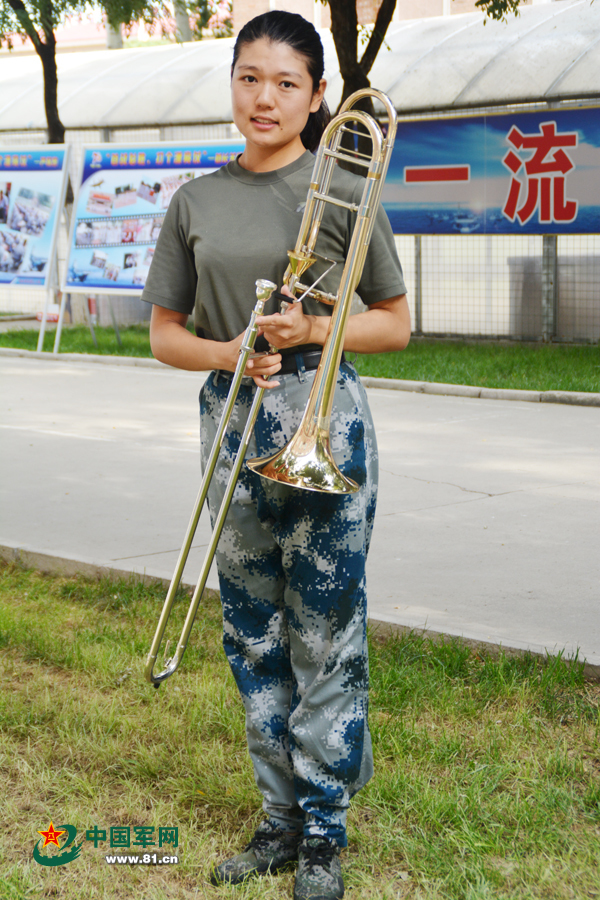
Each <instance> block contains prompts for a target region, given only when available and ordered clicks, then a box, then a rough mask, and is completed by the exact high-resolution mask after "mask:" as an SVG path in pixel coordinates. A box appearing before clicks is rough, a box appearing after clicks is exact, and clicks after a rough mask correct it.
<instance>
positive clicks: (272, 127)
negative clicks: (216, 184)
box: [231, 38, 325, 157]
mask: <svg viewBox="0 0 600 900" xmlns="http://www.w3.org/2000/svg"><path fill="white" fill-rule="evenodd" d="M324 92H325V81H323V80H321V83H320V85H319V89H318V90H317V91H316V92H315V91H314V90H313V82H312V78H311V76H310V73H309V71H308V68H307V65H306V59H305V58H304V56H302V55H301V54H299V53H296V52H295V51H294V50H292V48H291V47H290V46H289V45H288V44H282V43H272V42H271V41H268V40H266V38H261V39H260V40H257V41H254V42H253V43H252V44H245V45H244V46H243V47H242V49H241V51H240V55H239V57H238V59H237V62H236V64H235V69H234V70H233V74H232V78H231V95H232V107H233V121H234V122H235V124H236V126H237V127H238V128H239V130H240V131H241V133H242V134H243V135H244V137H245V138H246V142H247V143H246V147H247V150H249V151H250V152H252V151H258V152H259V153H260V154H261V155H262V156H263V157H264V156H265V155H267V156H268V155H270V154H274V153H280V152H281V151H286V150H289V151H290V154H291V153H292V152H296V155H297V156H299V155H301V153H302V152H303V150H304V147H303V146H302V141H301V140H300V133H301V131H302V130H303V129H304V126H305V125H306V122H307V120H308V115H309V113H311V112H316V111H317V110H318V109H319V107H320V105H321V100H322V99H323V94H324Z"/></svg>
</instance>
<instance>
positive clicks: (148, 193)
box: [137, 181, 160, 206]
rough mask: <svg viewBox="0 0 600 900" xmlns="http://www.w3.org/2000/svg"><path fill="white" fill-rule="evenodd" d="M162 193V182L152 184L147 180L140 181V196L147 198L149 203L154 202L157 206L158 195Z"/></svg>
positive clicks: (138, 192)
mask: <svg viewBox="0 0 600 900" xmlns="http://www.w3.org/2000/svg"><path fill="white" fill-rule="evenodd" d="M159 194H160V184H159V183H158V182H155V184H153V185H150V184H146V182H145V181H141V182H140V186H139V188H138V190H137V195H138V197H141V198H142V200H147V201H148V203H152V204H154V205H155V206H156V201H157V200H158V195H159Z"/></svg>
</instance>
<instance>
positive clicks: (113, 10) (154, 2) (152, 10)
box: [0, 0, 216, 144]
mask: <svg viewBox="0 0 600 900" xmlns="http://www.w3.org/2000/svg"><path fill="white" fill-rule="evenodd" d="M178 6H179V7H180V8H181V7H183V8H185V9H186V11H187V12H188V13H189V14H191V16H192V17H193V18H194V20H195V21H196V23H197V26H198V25H199V28H198V27H197V29H196V37H201V36H202V33H201V28H202V26H203V25H205V24H206V23H207V22H208V20H209V19H210V17H211V16H213V15H214V14H215V11H216V4H213V2H212V0H180V2H178ZM92 8H96V9H98V8H100V9H103V10H104V12H105V14H106V20H107V22H108V24H109V25H111V26H112V27H113V28H114V29H118V28H119V27H120V26H121V25H125V26H127V25H130V24H132V23H133V22H137V21H139V20H140V19H143V21H144V23H145V24H146V25H148V26H149V28H150V30H152V28H153V27H154V26H155V25H156V24H157V23H159V24H164V23H165V22H166V20H167V19H168V18H169V17H170V14H171V13H170V10H169V9H168V8H167V7H166V6H165V3H164V0H0V45H2V44H5V45H6V46H7V47H8V48H9V49H11V48H12V47H13V46H14V38H15V36H19V37H22V38H29V39H30V40H31V43H32V44H33V46H34V48H35V52H36V53H37V55H38V56H39V58H40V61H41V63H42V68H43V71H44V107H45V110H46V122H47V124H48V143H49V144H62V143H63V142H64V139H65V127H64V125H63V124H62V122H61V120H60V115H59V112H58V73H57V69H56V36H55V33H54V32H55V29H56V26H57V25H58V24H59V23H60V21H61V20H62V19H64V18H65V17H66V16H68V15H83V14H84V13H86V12H89V11H90V10H91V9H92Z"/></svg>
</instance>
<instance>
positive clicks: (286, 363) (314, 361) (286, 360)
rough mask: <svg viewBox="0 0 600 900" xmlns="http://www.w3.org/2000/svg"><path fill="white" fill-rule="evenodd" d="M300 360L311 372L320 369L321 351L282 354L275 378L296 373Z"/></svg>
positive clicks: (344, 360)
mask: <svg viewBox="0 0 600 900" xmlns="http://www.w3.org/2000/svg"><path fill="white" fill-rule="evenodd" d="M298 358H300V359H298ZM300 361H301V362H302V363H303V364H304V368H305V369H306V370H307V371H309V372H310V371H312V370H313V369H318V367H319V363H320V362H321V351H320V350H306V351H305V352H304V353H286V354H285V356H282V358H281V369H280V370H279V372H276V373H275V375H273V378H277V376H278V375H291V374H294V373H295V372H297V371H298V363H299V362H300ZM343 362H346V357H345V355H344V353H342V358H341V360H340V364H341V363H343ZM221 375H223V376H224V377H225V378H228V379H229V380H231V378H232V377H233V375H232V373H231V372H223V371H221Z"/></svg>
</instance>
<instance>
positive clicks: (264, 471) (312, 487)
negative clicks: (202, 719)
mask: <svg viewBox="0 0 600 900" xmlns="http://www.w3.org/2000/svg"><path fill="white" fill-rule="evenodd" d="M368 97H370V98H371V99H374V100H377V101H379V103H381V104H382V105H383V107H384V109H385V112H386V114H387V120H388V122H387V131H386V134H385V136H384V134H383V132H382V129H381V128H380V126H379V124H378V122H377V121H376V120H375V119H374V118H373V117H372V116H370V115H368V114H367V113H365V112H362V111H361V110H358V109H356V108H355V106H356V104H357V103H358V102H359V101H360V100H362V99H365V98H368ZM356 126H359V127H361V128H362V129H363V132H365V131H366V133H367V134H368V135H369V137H370V139H371V153H370V154H362V153H358V152H357V151H354V152H352V151H348V150H346V149H343V148H342V138H343V135H344V134H345V133H350V134H351V135H352V136H353V137H354V136H356V135H358V134H359V132H358V131H357V130H356ZM396 126H397V116H396V110H395V109H394V106H393V104H392V102H391V100H390V99H389V97H387V96H386V95H385V94H384V93H382V92H381V91H378V90H375V89H373V88H364V89H362V90H360V91H356V92H355V93H354V94H352V95H351V96H350V97H348V99H347V100H346V101H345V103H344V104H343V105H342V107H341V108H340V111H339V113H338V115H337V116H335V118H333V119H332V120H331V122H330V123H329V125H328V126H327V127H326V128H325V131H324V132H323V136H322V138H321V143H320V145H319V148H318V150H317V154H316V160H315V165H314V168H313V173H312V177H311V183H310V187H309V191H308V196H307V201H306V206H305V209H304V215H303V217H302V222H301V225H300V231H299V233H298V239H297V241H296V245H295V247H294V249H293V250H291V251H288V257H289V265H288V268H287V270H286V272H285V275H284V283H285V284H287V286H288V288H289V289H290V291H291V293H292V295H294V296H293V299H292V298H290V301H289V302H288V301H285V302H284V303H282V306H281V310H282V312H285V310H286V309H287V308H288V306H289V305H290V303H293V302H300V301H301V300H302V298H303V297H304V296H307V295H309V294H310V295H311V296H313V297H315V298H316V299H318V300H320V301H321V302H324V303H328V304H330V305H332V306H333V313H332V316H331V322H330V325H329V331H328V334H327V339H326V341H325V344H324V346H323V352H322V355H321V361H320V363H319V367H318V369H317V372H316V375H315V380H314V383H313V387H312V390H311V393H310V396H309V400H308V403H307V406H306V409H305V412H304V415H303V418H302V421H301V423H300V426H299V428H298V430H297V432H296V434H295V435H294V436H293V437H292V439H291V440H290V441H289V442H288V443H287V444H286V445H285V447H283V448H282V449H281V450H280V451H278V452H277V453H275V454H273V455H272V456H269V457H265V458H262V459H253V460H248V461H247V463H246V465H247V466H248V467H249V468H250V469H251V470H252V471H254V472H256V473H257V474H258V475H260V476H261V477H263V478H267V479H269V480H271V481H279V482H282V483H284V484H288V485H291V486H292V487H297V488H301V489H304V490H309V491H319V492H321V493H335V494H346V493H354V492H355V491H357V490H358V489H359V486H358V484H356V482H355V481H353V480H352V479H350V478H346V477H345V476H344V475H343V474H342V472H341V471H340V470H339V468H338V467H337V465H336V463H335V461H334V459H333V456H332V454H331V449H330V446H329V422H330V417H331V410H332V407H333V396H334V393H335V386H336V382H337V375H338V370H339V366H340V360H341V356H342V351H343V347H344V335H345V331H346V324H347V321H348V316H349V314H350V307H351V303H352V298H353V296H354V292H355V290H356V287H357V285H358V283H359V281H360V277H361V274H362V270H363V266H364V262H365V258H366V255H367V250H368V247H369V242H370V239H371V235H372V232H373V226H374V223H375V216H376V213H377V210H378V208H379V204H380V201H381V191H382V188H383V183H384V181H385V176H386V173H387V170H388V166H389V162H390V158H391V153H392V148H393V145H394V139H395V135H396ZM338 161H345V162H348V163H352V164H353V165H360V166H361V167H363V168H365V169H366V178H365V185H364V188H363V192H362V196H361V200H360V203H358V204H353V203H348V202H346V201H344V200H340V199H338V198H336V197H332V196H330V191H331V180H332V177H333V171H334V167H335V166H336V165H337V163H338ZM326 203H332V204H334V205H335V206H341V207H344V208H346V209H349V210H351V211H352V212H353V213H355V214H356V221H355V225H354V229H353V232H352V237H351V241H350V247H349V250H348V255H347V258H346V262H345V265H344V268H343V271H342V275H341V278H340V283H339V286H338V290H337V293H336V294H330V293H327V292H324V291H321V290H317V289H315V285H316V282H315V284H314V285H311V286H307V285H306V284H304V283H303V282H302V281H301V280H300V279H301V278H302V277H303V276H304V273H305V272H306V271H307V269H308V268H309V267H310V266H311V265H313V263H314V262H316V260H317V258H318V254H316V253H315V245H316V242H317V238H318V234H319V229H320V226H321V221H322V218H323V213H324V210H325V204H326ZM319 280H320V279H319ZM275 289H276V286H275V285H274V284H273V282H271V281H267V280H263V279H259V280H258V281H257V282H256V305H255V307H254V309H253V311H252V315H251V317H250V322H249V324H248V328H247V329H246V332H245V334H244V340H243V341H242V346H241V348H240V356H239V359H238V363H237V366H236V370H235V373H234V375H233V379H232V382H231V387H230V390H229V393H228V396H227V400H226V402H225V407H224V409H223V413H222V416H221V420H220V422H219V426H218V429H217V434H216V437H215V440H214V443H213V446H212V449H211V452H210V455H209V459H208V462H207V464H206V468H205V472H204V475H203V478H202V483H201V485H200V490H199V492H198V497H197V498H196V503H195V505H194V509H193V511H192V516H191V519H190V522H189V525H188V528H187V531H186V534H185V538H184V542H183V545H182V548H181V550H180V553H179V557H178V559H177V563H176V566H175V572H174V575H173V578H172V579H171V583H170V585H169V589H168V592H167V596H166V599H165V602H164V605H163V609H162V612H161V615H160V619H159V622H158V625H157V628H156V632H155V635H154V639H153V641H152V646H151V648H150V652H149V654H148V657H147V659H146V667H145V677H146V680H147V681H149V682H150V683H151V684H153V685H154V687H155V688H158V687H159V686H160V684H161V683H162V682H163V681H165V679H167V678H169V677H170V676H171V675H172V674H173V673H174V672H175V670H176V669H177V668H178V666H179V664H180V662H181V660H182V658H183V655H184V653H185V649H186V646H187V642H188V639H189V635H190V632H191V630H192V625H193V624H194V619H195V617H196V613H197V610H198V606H199V604H200V600H201V598H202V593H203V591H204V588H205V585H206V581H207V579H208V574H209V571H210V567H211V565H212V562H213V559H214V556H215V553H216V549H217V545H218V542H219V539H220V537H221V532H222V530H223V526H224V524H225V518H226V516H227V513H228V511H229V506H230V504H231V499H232V497H233V492H234V490H235V486H236V483H237V480H238V477H239V473H240V471H241V468H242V465H243V463H244V459H245V455H246V452H247V449H248V445H249V442H250V438H251V436H252V432H253V430H254V425H255V422H256V419H257V416H258V412H259V410H260V406H261V403H262V399H263V395H264V390H265V389H264V388H258V387H257V389H256V392H255V395H254V401H253V404H252V407H251V409H250V413H249V415H248V420H247V422H246V427H245V429H244V433H243V435H242V438H241V441H240V447H239V450H238V453H237V456H236V459H235V462H234V465H233V468H232V471H231V474H230V478H229V482H228V484H227V487H226V489H225V494H224V496H223V500H222V503H221V507H220V509H219V512H218V514H217V517H216V519H215V523H214V527H213V533H212V536H211V540H210V543H209V545H208V548H207V551H206V556H205V559H204V563H203V566H202V570H201V572H200V575H199V576H198V581H197V584H196V587H195V589H194V593H193V596H192V599H191V601H190V605H189V609H188V612H187V615H186V619H185V622H184V625H183V629H182V631H181V635H180V638H179V642H178V644H177V648H176V650H175V653H174V654H173V655H172V656H171V657H170V658H169V659H167V660H165V663H164V669H163V670H162V671H160V672H158V673H156V674H155V673H154V666H155V664H156V659H157V656H158V651H159V649H160V645H161V643H162V639H163V635H164V632H165V628H166V625H167V622H168V619H169V616H170V614H171V608H172V606H173V601H174V599H175V594H176V592H177V589H178V587H179V584H180V581H181V578H182V576H183V570H184V567H185V564H186V561H187V558H188V555H189V552H190V548H191V545H192V541H193V539H194V535H195V533H196V528H197V525H198V521H199V519H200V514H201V512H202V507H203V506H204V502H205V500H206V497H207V494H208V489H209V486H210V482H211V479H212V476H213V473H214V470H215V467H216V465H217V461H218V457H219V452H220V449H221V446H222V443H223V440H224V438H225V434H226V431H227V426H228V424H229V419H230V418H231V414H232V412H233V408H234V405H235V401H236V399H237V394H238V392H239V388H240V384H241V380H242V377H243V373H244V370H245V368H246V364H247V361H248V359H249V357H250V355H251V354H252V352H253V349H254V344H255V341H256V336H257V332H258V328H257V326H256V318H257V316H260V315H262V313H263V310H264V307H265V304H266V303H267V301H268V300H269V299H270V297H271V294H272V293H273V291H274V290H275ZM299 292H301V296H300V297H297V296H296V294H297V293H299Z"/></svg>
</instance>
